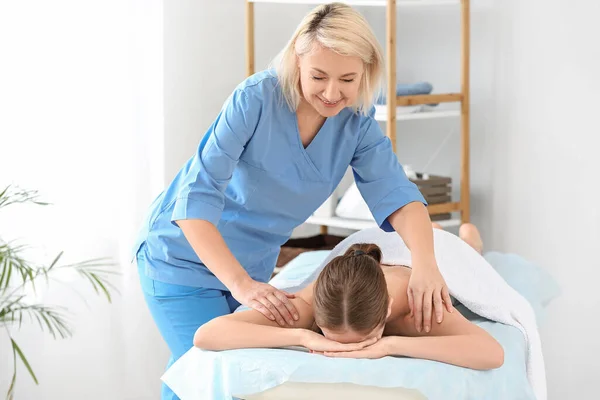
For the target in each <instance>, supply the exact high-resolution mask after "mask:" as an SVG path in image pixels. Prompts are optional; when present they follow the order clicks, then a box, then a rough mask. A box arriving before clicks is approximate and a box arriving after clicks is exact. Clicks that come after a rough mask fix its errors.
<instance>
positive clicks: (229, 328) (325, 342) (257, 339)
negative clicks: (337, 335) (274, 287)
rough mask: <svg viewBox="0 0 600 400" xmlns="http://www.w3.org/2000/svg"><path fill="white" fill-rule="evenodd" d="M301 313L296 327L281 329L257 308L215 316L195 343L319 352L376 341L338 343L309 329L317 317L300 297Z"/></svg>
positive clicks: (350, 348) (210, 346)
mask: <svg viewBox="0 0 600 400" xmlns="http://www.w3.org/2000/svg"><path fill="white" fill-rule="evenodd" d="M292 301H293V302H294V304H295V306H296V308H297V309H298V311H299V312H300V318H299V320H298V321H296V322H295V324H294V327H290V328H282V327H279V326H278V325H277V324H276V323H275V322H273V321H271V320H269V319H267V318H265V316H264V315H262V314H261V313H259V312H258V311H255V310H249V311H242V312H238V313H234V314H229V315H225V316H222V317H218V318H215V319H213V320H211V321H209V322H207V323H206V324H204V325H203V326H201V327H200V328H199V329H198V330H197V331H196V334H195V335H194V346H196V347H199V348H201V349H204V350H232V349H242V348H257V347H260V348H269V347H288V346H303V347H306V348H307V349H310V350H312V351H316V352H319V353H322V352H325V351H356V350H359V349H363V348H365V347H367V346H370V345H372V344H373V343H375V340H376V338H371V339H367V340H365V341H363V342H361V343H338V342H335V341H333V340H330V339H327V338H325V337H324V336H323V335H319V334H318V333H315V332H313V331H312V330H310V328H312V325H313V322H314V318H313V312H312V306H311V305H310V303H308V302H306V301H305V300H303V299H302V298H301V297H297V298H295V299H293V300H292Z"/></svg>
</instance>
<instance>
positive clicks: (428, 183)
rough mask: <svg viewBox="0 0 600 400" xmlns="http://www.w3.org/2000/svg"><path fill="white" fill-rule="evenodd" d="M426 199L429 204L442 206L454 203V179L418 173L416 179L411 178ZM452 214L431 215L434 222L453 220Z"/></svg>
mask: <svg viewBox="0 0 600 400" xmlns="http://www.w3.org/2000/svg"><path fill="white" fill-rule="evenodd" d="M409 180H410V181H411V182H413V183H414V184H415V185H417V187H418V188H419V191H420V192H421V194H422V195H423V197H425V201H427V204H441V203H449V202H451V201H452V178H450V177H445V176H438V175H431V174H428V173H421V172H417V173H416V177H415V178H410V177H409ZM451 218H452V214H451V213H445V214H434V215H431V220H432V221H443V220H447V219H451Z"/></svg>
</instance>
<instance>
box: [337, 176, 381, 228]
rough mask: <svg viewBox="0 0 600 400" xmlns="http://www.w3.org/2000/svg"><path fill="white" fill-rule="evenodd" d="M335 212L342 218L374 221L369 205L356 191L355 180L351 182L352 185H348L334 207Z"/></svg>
mask: <svg viewBox="0 0 600 400" xmlns="http://www.w3.org/2000/svg"><path fill="white" fill-rule="evenodd" d="M335 214H336V215H337V216H338V217H342V218H352V219H363V220H367V221H375V218H373V214H371V210H369V206H367V203H366V202H365V200H364V199H363V198H362V196H361V194H360V192H359V191H358V187H357V186H356V182H352V185H350V187H349V188H348V190H346V193H344V196H342V198H341V200H340V202H339V203H338V205H337V207H336V209H335Z"/></svg>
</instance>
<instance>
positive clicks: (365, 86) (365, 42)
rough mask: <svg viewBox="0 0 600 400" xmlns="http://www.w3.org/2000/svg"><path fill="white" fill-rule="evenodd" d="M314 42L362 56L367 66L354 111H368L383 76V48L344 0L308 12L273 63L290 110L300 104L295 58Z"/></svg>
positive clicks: (351, 54)
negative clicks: (343, 2)
mask: <svg viewBox="0 0 600 400" xmlns="http://www.w3.org/2000/svg"><path fill="white" fill-rule="evenodd" d="M315 43H318V44H320V45H321V46H323V47H325V48H327V49H330V50H332V51H334V52H336V53H338V54H340V55H344V56H354V57H359V58H360V59H361V60H362V61H363V63H364V66H365V69H364V72H363V75H362V78H361V82H360V86H359V97H358V102H357V103H358V104H355V105H353V109H354V111H355V112H356V111H358V110H359V109H361V110H362V112H363V114H367V113H368V112H369V110H370V108H371V106H372V104H373V100H374V96H375V93H377V92H378V90H379V88H380V85H381V77H382V75H383V71H382V70H383V55H382V49H381V46H380V45H379V42H378V41H377V38H376V37H375V34H374V33H373V31H372V30H371V28H370V26H369V24H368V23H367V21H366V20H365V19H364V18H363V16H362V15H360V14H359V13H358V12H357V11H356V10H354V9H353V8H352V7H350V6H348V5H346V4H342V3H331V4H323V5H320V6H318V7H316V8H314V9H313V10H312V11H311V12H310V13H308V14H307V15H306V16H305V17H304V19H303V20H302V22H300V24H299V25H298V27H297V28H296V31H295V32H294V35H293V36H292V38H291V39H290V41H289V42H288V43H287V45H286V46H285V47H284V48H283V50H282V51H281V52H280V53H279V56H278V57H277V58H276V60H275V62H274V64H275V69H276V71H277V76H278V79H279V84H280V85H281V90H282V92H283V97H284V98H285V100H286V102H287V104H288V105H289V107H290V109H292V110H294V111H295V110H296V109H297V108H298V105H299V104H300V99H301V97H302V96H301V93H300V71H299V70H298V64H297V60H296V57H297V56H302V55H305V54H308V53H310V51H311V50H312V49H313V46H314V44H315Z"/></svg>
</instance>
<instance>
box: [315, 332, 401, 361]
mask: <svg viewBox="0 0 600 400" xmlns="http://www.w3.org/2000/svg"><path fill="white" fill-rule="evenodd" d="M390 340H391V339H390V337H389V336H386V337H382V338H381V339H379V340H377V341H376V342H375V343H372V344H371V345H370V346H367V347H365V348H363V349H359V350H351V351H326V352H325V353H324V355H325V356H327V357H339V358H382V357H385V356H387V355H389V354H390V353H389V349H388V347H389V346H388V344H389V342H390Z"/></svg>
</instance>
